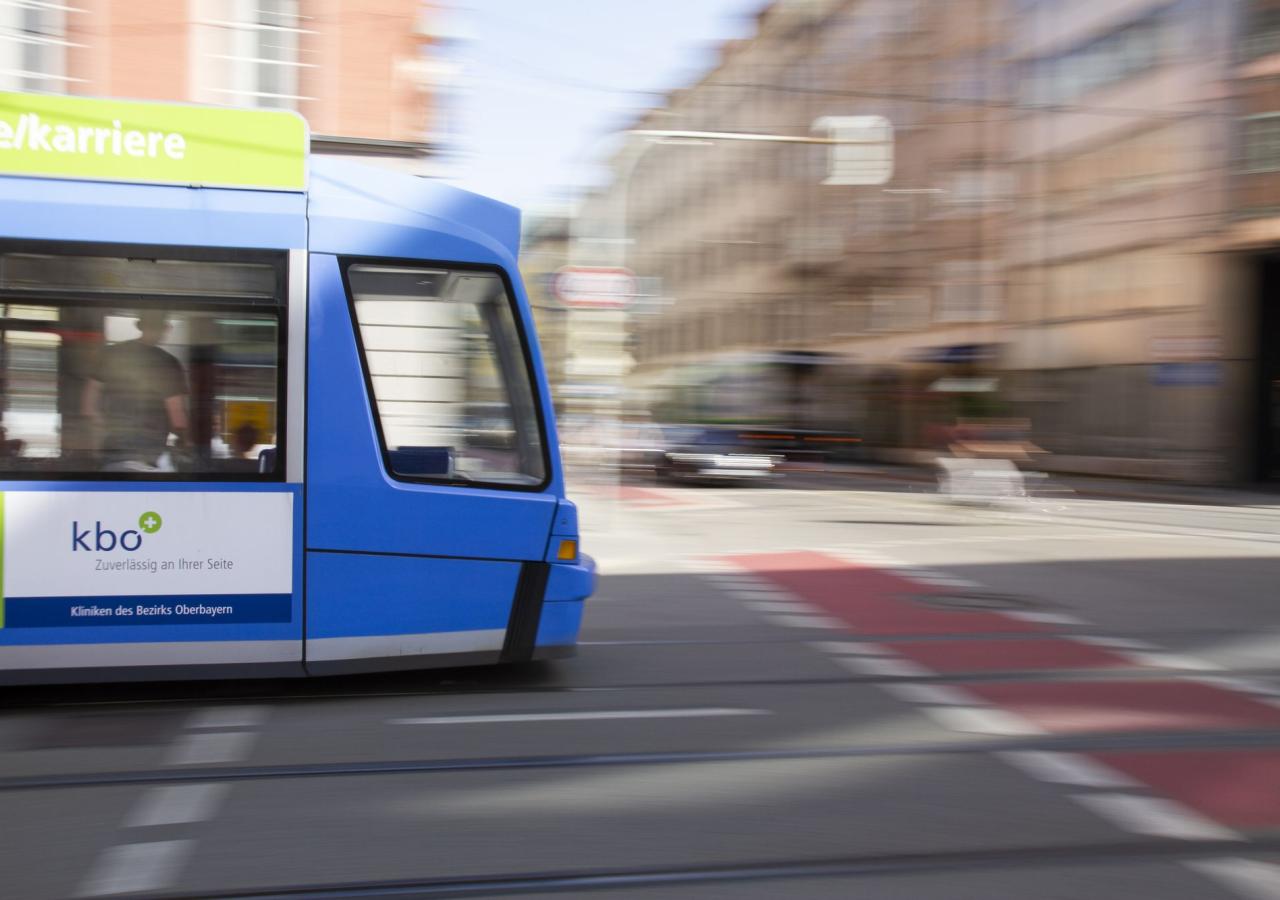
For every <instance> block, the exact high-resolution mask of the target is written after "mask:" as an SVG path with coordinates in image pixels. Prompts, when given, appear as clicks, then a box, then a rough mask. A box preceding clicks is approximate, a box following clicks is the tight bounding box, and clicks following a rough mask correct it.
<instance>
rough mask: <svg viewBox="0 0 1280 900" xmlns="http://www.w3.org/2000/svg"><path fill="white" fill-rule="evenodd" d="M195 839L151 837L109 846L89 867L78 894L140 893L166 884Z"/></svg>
mask: <svg viewBox="0 0 1280 900" xmlns="http://www.w3.org/2000/svg"><path fill="white" fill-rule="evenodd" d="M193 843H194V842H193V841H189V840H183V841H150V842H148V843H142V844H122V845H120V846H116V847H111V848H109V849H107V850H106V851H105V852H104V853H103V854H102V855H101V856H100V857H98V860H97V863H96V864H95V865H94V867H93V868H92V869H91V870H90V871H89V875H88V877H87V878H86V879H85V880H84V882H83V883H82V885H81V887H80V890H79V891H78V892H77V896H80V897H107V896H111V895H113V894H141V893H144V892H147V891H157V890H160V889H161V888H164V887H167V886H168V885H169V884H171V883H172V882H173V880H174V879H175V878H176V877H177V875H178V872H179V871H181V869H182V865H183V863H184V862H185V861H186V859H187V857H188V856H190V855H191V848H192V845H193Z"/></svg>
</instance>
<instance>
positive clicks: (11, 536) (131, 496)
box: [0, 491, 294, 627]
mask: <svg viewBox="0 0 1280 900" xmlns="http://www.w3.org/2000/svg"><path fill="white" fill-rule="evenodd" d="M0 501H2V502H3V512H4V528H3V536H4V552H3V563H4V579H3V584H4V598H5V613H6V615H5V620H4V626H5V627H48V626H58V625H73V624H103V625H106V624H162V623H171V624H181V623H192V624H194V623H209V622H255V621H256V622H262V621H288V619H289V608H290V602H289V599H290V597H289V595H291V594H292V592H293V558H294V551H293V502H294V498H293V494H292V493H289V492H284V491H281V492H201V493H194V492H185V491H163V492H162V491H144V492H133V491H128V492H126V491H93V492H79V491H7V492H5V493H4V494H3V495H0ZM113 598H121V599H123V600H126V601H128V602H122V603H119V604H113V603H111V602H106V603H105V604H99V603H97V602H93V601H96V600H98V599H105V600H107V601H110V600H112V599H113ZM196 599H198V600H199V602H198V603H195V602H192V601H194V600H196ZM152 601H154V602H152Z"/></svg>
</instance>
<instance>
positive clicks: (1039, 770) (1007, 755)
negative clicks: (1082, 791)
mask: <svg viewBox="0 0 1280 900" xmlns="http://www.w3.org/2000/svg"><path fill="white" fill-rule="evenodd" d="M996 755H997V756H999V757H1000V758H1001V759H1003V760H1004V761H1005V762H1007V763H1009V764H1010V765H1012V766H1014V767H1015V768H1017V769H1020V770H1021V771H1023V772H1025V773H1026V774H1027V775H1030V776H1031V777H1032V778H1034V779H1036V780H1037V781H1048V782H1052V783H1053V784H1070V785H1074V786H1076V787H1094V788H1137V787H1140V785H1139V784H1138V782H1136V781H1134V780H1133V779H1132V778H1130V777H1129V776H1127V775H1124V774H1122V773H1120V772H1117V771H1115V770H1114V769H1110V768H1108V767H1106V766H1104V765H1101V764H1100V763H1096V762H1094V761H1093V760H1091V759H1089V758H1088V757H1087V756H1081V755H1080V754H1078V753H1052V752H1047V751H1043V750H1008V751H1005V752H1003V753H998V754H996Z"/></svg>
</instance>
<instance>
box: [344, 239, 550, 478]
mask: <svg viewBox="0 0 1280 900" xmlns="http://www.w3.org/2000/svg"><path fill="white" fill-rule="evenodd" d="M357 266H370V267H382V268H388V269H406V268H407V269H445V270H448V271H450V272H478V273H484V274H489V275H497V276H498V278H499V280H500V281H501V282H502V289H503V292H504V294H505V296H506V300H507V305H508V308H509V309H510V311H511V321H512V324H513V325H514V326H515V330H516V337H517V338H518V339H519V343H520V347H519V349H520V355H521V359H522V361H523V363H524V374H525V378H526V379H527V381H528V385H529V394H530V398H531V400H532V401H533V413H534V419H535V424H536V427H537V438H538V448H539V452H540V454H541V461H542V479H541V480H540V481H538V482H536V483H533V482H530V483H528V484H520V483H518V482H511V481H478V480H474V479H471V478H462V477H457V476H449V475H416V474H408V473H403V472H397V471H396V469H395V466H394V465H393V464H392V458H391V449H390V447H389V446H388V444H387V436H386V432H385V431H384V429H383V427H382V414H381V412H380V411H379V409H378V398H377V395H376V394H375V392H374V387H373V375H372V373H371V371H370V369H369V357H368V354H367V352H366V350H365V345H364V337H363V335H362V333H361V330H360V317H359V315H358V313H357V311H356V296H355V291H354V290H353V289H352V286H351V277H350V271H351V269H352V268H353V267H357ZM338 267H339V270H340V272H341V275H342V289H343V292H344V293H345V294H346V298H347V312H348V314H349V315H350V317H351V331H352V334H353V335H354V337H355V342H356V355H357V356H358V357H359V358H360V372H361V374H362V375H363V376H364V389H365V398H366V399H367V400H368V401H369V409H370V412H371V413H372V414H373V427H374V430H375V433H376V435H377V439H378V453H379V455H380V456H381V458H382V467H383V471H384V472H385V473H386V474H387V476H388V477H389V478H391V479H392V480H393V481H398V482H401V483H403V484H425V485H435V486H440V487H461V488H478V489H481V490H495V491H518V492H521V493H542V492H544V491H545V490H546V489H547V488H548V487H549V486H550V485H551V480H552V477H553V472H554V470H553V469H552V466H551V447H550V444H549V443H548V432H547V413H546V409H545V404H544V402H543V396H542V391H541V381H540V379H539V378H538V372H537V369H536V367H535V366H534V364H533V341H534V340H535V337H534V335H533V334H532V333H531V332H530V331H529V329H528V327H527V326H526V324H525V319H524V316H523V315H522V314H521V309H520V305H519V303H518V302H517V299H516V292H515V289H514V286H513V284H512V281H511V276H510V275H509V274H508V273H507V271H506V269H504V268H502V267H501V266H496V265H486V264H484V263H467V262H458V261H456V260H438V259H412V258H402V257H385V256H342V257H340V258H339V260H338Z"/></svg>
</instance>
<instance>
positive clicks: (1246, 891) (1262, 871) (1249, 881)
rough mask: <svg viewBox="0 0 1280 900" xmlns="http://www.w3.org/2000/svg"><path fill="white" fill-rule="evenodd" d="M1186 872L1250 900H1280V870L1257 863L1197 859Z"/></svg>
mask: <svg viewBox="0 0 1280 900" xmlns="http://www.w3.org/2000/svg"><path fill="white" fill-rule="evenodd" d="M1185 865H1186V866H1187V868H1189V869H1192V870H1193V871H1196V872H1199V873H1200V874H1201V875H1206V876H1208V877H1210V878H1213V879H1215V880H1217V881H1218V882H1219V883H1220V884H1224V885H1226V886H1228V887H1230V888H1231V889H1232V890H1234V891H1235V892H1236V893H1238V894H1239V895H1240V896H1241V897H1245V898H1248V900H1280V866H1277V865H1274V864H1273V863H1266V862H1261V861H1260V860H1256V859H1243V858H1228V859H1197V860H1192V861H1190V862H1187V863H1185Z"/></svg>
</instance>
